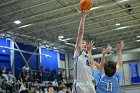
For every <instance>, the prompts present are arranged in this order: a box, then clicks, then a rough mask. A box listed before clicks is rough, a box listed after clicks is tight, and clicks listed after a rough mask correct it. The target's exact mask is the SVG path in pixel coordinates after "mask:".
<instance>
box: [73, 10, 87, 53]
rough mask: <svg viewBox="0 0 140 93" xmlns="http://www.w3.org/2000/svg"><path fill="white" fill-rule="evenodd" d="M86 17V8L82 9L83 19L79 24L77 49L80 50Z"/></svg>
mask: <svg viewBox="0 0 140 93" xmlns="http://www.w3.org/2000/svg"><path fill="white" fill-rule="evenodd" d="M85 17H86V13H85V11H84V10H82V11H81V21H80V24H79V30H78V36H77V40H76V45H75V50H78V51H79V50H81V49H82V41H83V35H84V25H85Z"/></svg>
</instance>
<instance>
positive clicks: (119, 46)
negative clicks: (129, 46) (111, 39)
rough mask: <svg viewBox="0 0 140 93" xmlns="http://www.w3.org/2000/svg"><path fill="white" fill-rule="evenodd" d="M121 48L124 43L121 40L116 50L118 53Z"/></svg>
mask: <svg viewBox="0 0 140 93" xmlns="http://www.w3.org/2000/svg"><path fill="white" fill-rule="evenodd" d="M123 48H124V41H123V40H122V41H121V42H120V43H118V45H117V49H118V51H122V50H123Z"/></svg>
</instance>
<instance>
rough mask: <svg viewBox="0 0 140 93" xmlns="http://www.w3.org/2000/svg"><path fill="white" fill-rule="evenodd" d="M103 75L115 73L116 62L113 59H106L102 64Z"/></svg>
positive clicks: (109, 75) (110, 75)
mask: <svg viewBox="0 0 140 93" xmlns="http://www.w3.org/2000/svg"><path fill="white" fill-rule="evenodd" d="M104 71H105V75H106V76H108V77H112V76H113V75H114V74H115V73H116V63H115V62H113V61H107V62H106V63H105V64H104Z"/></svg>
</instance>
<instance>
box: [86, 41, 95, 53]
mask: <svg viewBox="0 0 140 93" xmlns="http://www.w3.org/2000/svg"><path fill="white" fill-rule="evenodd" d="M86 46H87V51H88V52H91V51H92V50H93V48H94V47H95V46H94V42H93V41H89V42H88V43H87V45H86Z"/></svg>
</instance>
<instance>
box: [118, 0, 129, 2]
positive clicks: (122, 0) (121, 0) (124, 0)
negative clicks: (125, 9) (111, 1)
mask: <svg viewBox="0 0 140 93" xmlns="http://www.w3.org/2000/svg"><path fill="white" fill-rule="evenodd" d="M126 1H129V0H120V1H119V2H126Z"/></svg>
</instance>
